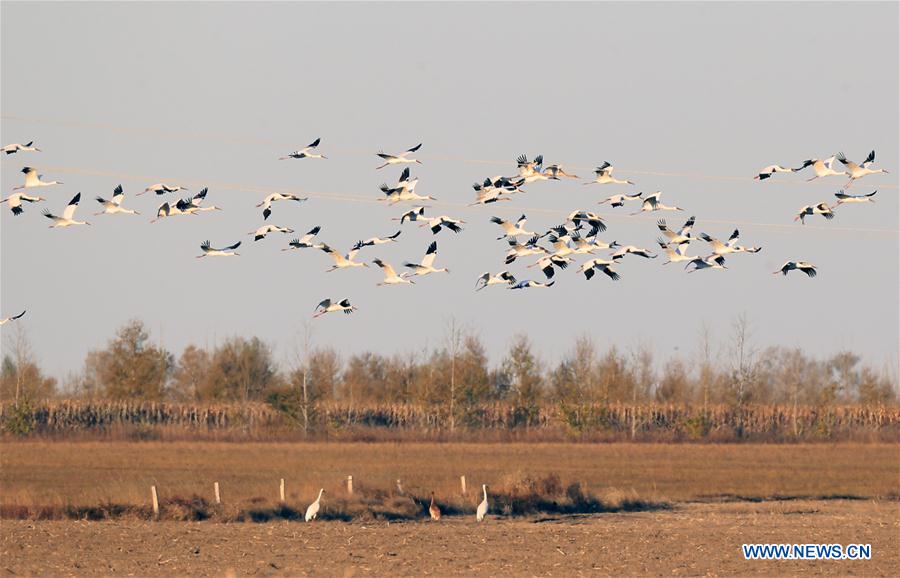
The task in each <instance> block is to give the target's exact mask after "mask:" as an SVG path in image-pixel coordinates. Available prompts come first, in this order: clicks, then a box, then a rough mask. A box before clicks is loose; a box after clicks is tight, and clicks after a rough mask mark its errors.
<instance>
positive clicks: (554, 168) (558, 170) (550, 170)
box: [543, 165, 581, 179]
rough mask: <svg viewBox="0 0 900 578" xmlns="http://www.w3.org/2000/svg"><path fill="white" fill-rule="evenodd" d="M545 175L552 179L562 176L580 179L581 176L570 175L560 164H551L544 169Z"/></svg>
mask: <svg viewBox="0 0 900 578" xmlns="http://www.w3.org/2000/svg"><path fill="white" fill-rule="evenodd" d="M543 172H544V175H546V176H547V177H549V178H551V179H561V178H564V177H565V178H569V179H578V178H581V177H579V176H578V175H570V174H569V173H567V172H566V171H565V170H563V168H562V166H560V165H549V166H547V168H545V169H544V171H543Z"/></svg>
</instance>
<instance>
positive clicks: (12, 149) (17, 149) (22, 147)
mask: <svg viewBox="0 0 900 578" xmlns="http://www.w3.org/2000/svg"><path fill="white" fill-rule="evenodd" d="M33 144H34V141H33V140H32V141H28V142H27V143H25V144H19V143H13V144H8V145H6V146H5V147H3V148H2V149H0V151H3V152H5V153H6V154H8V155H14V154H16V153H21V152H25V151H37V152H41V149H39V148H37V147H36V146H32V145H33Z"/></svg>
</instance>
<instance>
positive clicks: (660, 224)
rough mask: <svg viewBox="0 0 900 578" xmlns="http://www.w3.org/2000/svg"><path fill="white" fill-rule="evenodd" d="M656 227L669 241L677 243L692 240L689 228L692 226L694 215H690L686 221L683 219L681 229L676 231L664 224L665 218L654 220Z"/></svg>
mask: <svg viewBox="0 0 900 578" xmlns="http://www.w3.org/2000/svg"><path fill="white" fill-rule="evenodd" d="M656 226H657V228H658V229H659V230H660V231H662V234H663V236H664V237H665V238H666V239H668V240H669V243H675V244H676V245H679V244H681V243H690V242H691V241H693V240H694V237H691V229H693V228H694V217H693V216H692V217H691V218H689V219H688V220H687V221H685V223H684V225H683V226H682V227H681V229H679V230H678V232H677V233H676V232H675V231H673V230H672V229H670V228H669V227H668V226H667V225H666V220H665V219H660V220H659V221H657V222H656Z"/></svg>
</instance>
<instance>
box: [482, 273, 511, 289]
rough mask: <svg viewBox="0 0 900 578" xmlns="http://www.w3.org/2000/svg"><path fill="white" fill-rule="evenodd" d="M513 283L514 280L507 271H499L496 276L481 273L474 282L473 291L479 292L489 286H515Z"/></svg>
mask: <svg viewBox="0 0 900 578" xmlns="http://www.w3.org/2000/svg"><path fill="white" fill-rule="evenodd" d="M515 283H516V278H515V277H513V276H512V275H511V274H510V272H509V271H500V272H499V273H497V274H496V275H491V274H490V273H482V274H481V276H480V277H478V279H477V280H476V281H475V290H476V291H481V290H482V289H484V288H485V287H490V286H491V285H515Z"/></svg>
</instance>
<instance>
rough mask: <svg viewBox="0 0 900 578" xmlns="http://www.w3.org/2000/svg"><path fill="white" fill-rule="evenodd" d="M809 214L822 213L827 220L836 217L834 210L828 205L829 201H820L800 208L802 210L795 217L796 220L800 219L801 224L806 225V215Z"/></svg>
mask: <svg viewBox="0 0 900 578" xmlns="http://www.w3.org/2000/svg"><path fill="white" fill-rule="evenodd" d="M809 215H822V216H823V217H825V219H827V220H829V221H830V220H831V219H833V218H834V211H833V210H832V208H831V207H829V206H828V203H819V204H818V205H806V206H805V207H803V208H801V209H800V212H798V213H797V216H796V217H794V221H795V222H796V221H800V224H801V225H805V224H806V221H805V220H804V219H806V217H808V216H809Z"/></svg>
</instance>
